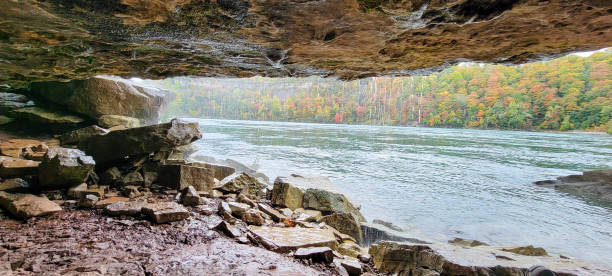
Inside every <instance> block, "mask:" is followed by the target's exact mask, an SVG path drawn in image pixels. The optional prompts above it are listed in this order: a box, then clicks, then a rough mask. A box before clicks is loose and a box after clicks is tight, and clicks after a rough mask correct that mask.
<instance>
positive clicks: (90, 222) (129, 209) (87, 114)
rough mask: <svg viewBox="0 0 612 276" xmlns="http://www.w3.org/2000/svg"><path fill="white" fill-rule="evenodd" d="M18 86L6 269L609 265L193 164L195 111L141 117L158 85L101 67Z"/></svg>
mask: <svg viewBox="0 0 612 276" xmlns="http://www.w3.org/2000/svg"><path fill="white" fill-rule="evenodd" d="M62 85H63V88H62ZM91 85H93V86H94V87H96V89H95V90H94V89H93V88H90V89H86V90H87V91H89V92H83V91H81V92H78V91H80V90H79V89H83V88H82V87H87V86H91ZM45 91H56V92H53V93H60V92H61V91H64V93H62V94H61V95H63V96H62V97H53V98H52V99H50V98H49V97H48V95H49V94H47V92H45ZM57 91H60V92H57ZM65 91H67V92H65ZM75 91H77V93H75ZM91 91H95V93H92V92H91ZM21 92H23V93H22V94H16V93H12V92H5V93H3V94H2V99H3V102H2V106H3V108H5V110H6V111H7V113H8V114H10V115H11V116H13V118H12V121H11V122H8V123H7V124H5V125H4V128H5V129H7V130H8V132H0V207H1V209H0V210H2V212H1V213H0V234H1V235H0V272H2V273H3V275H11V274H12V275H41V274H45V275H46V274H68V275H82V274H88V275H117V274H123V275H179V274H180V275H202V274H206V275H226V274H246V275H262V274H263V275H362V274H364V273H365V274H366V275H377V274H386V273H395V274H399V275H550V274H546V273H551V271H555V273H556V274H557V275H601V274H609V273H610V272H612V270H610V268H608V267H606V266H602V265H597V264H590V263H586V262H583V261H580V260H573V259H571V260H570V259H567V258H561V257H555V256H548V255H547V252H546V251H545V250H544V249H541V248H533V247H529V246H526V247H498V246H489V245H486V244H483V243H480V242H478V241H466V240H461V239H455V240H452V241H451V242H449V244H440V243H430V242H426V241H421V240H417V239H413V238H410V237H408V236H407V235H406V234H405V233H404V232H403V230H402V229H401V228H399V227H397V226H395V225H393V224H392V223H389V222H384V221H379V220H373V221H372V222H367V221H366V218H364V217H363V215H362V214H361V212H360V207H359V206H358V205H356V204H354V203H353V202H351V201H350V200H349V199H348V198H347V197H346V196H345V195H343V194H342V193H340V192H338V191H337V190H336V189H335V188H334V186H333V184H332V183H331V181H330V180H329V179H328V178H326V177H323V176H317V175H301V174H292V175H288V176H283V177H278V178H277V179H276V180H274V182H273V183H270V182H269V181H268V179H267V177H266V176H265V175H263V174H261V173H258V172H257V171H255V170H252V169H250V168H248V167H246V166H244V165H242V164H239V163H236V162H225V163H224V164H220V163H219V162H215V161H214V160H211V162H209V163H202V162H192V161H190V160H189V158H188V155H189V154H188V153H189V151H190V144H191V143H192V142H194V141H196V140H198V139H201V137H202V132H201V130H200V128H199V125H198V124H197V123H191V122H186V121H182V120H178V119H174V120H171V121H170V122H168V123H163V124H150V123H151V122H152V121H156V120H157V118H158V116H159V113H160V112H161V110H163V108H164V106H165V104H164V100H165V97H166V95H165V94H166V93H165V91H160V90H154V89H152V88H146V87H140V86H137V85H135V84H133V83H130V82H127V81H124V80H121V79H117V78H108V77H100V78H96V79H92V80H89V81H85V82H71V83H64V84H59V83H55V84H53V85H51V86H49V87H46V86H41V87H36V86H33V87H32V88H31V90H29V91H21ZM117 96H121V97H122V99H123V100H122V101H120V102H116V101H115V104H108V102H107V101H111V100H113V99H114V97H117ZM31 99H36V102H34V101H31ZM58 110H63V111H61V112H63V113H60V111H58ZM66 110H69V111H66ZM24 114H29V115H27V116H25V115H24ZM22 115H23V116H22ZM38 127H41V128H38ZM41 132H42V134H45V135H44V137H43V138H40V135H41ZM49 133H57V134H56V135H54V136H51V135H49ZM33 135H37V136H33ZM33 137H34V138H33ZM536 265H539V266H536Z"/></svg>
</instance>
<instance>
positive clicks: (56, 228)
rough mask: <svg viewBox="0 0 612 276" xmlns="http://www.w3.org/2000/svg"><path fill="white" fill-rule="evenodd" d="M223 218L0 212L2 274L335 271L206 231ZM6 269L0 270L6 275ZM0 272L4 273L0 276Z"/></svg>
mask: <svg viewBox="0 0 612 276" xmlns="http://www.w3.org/2000/svg"><path fill="white" fill-rule="evenodd" d="M220 220H221V218H220V217H219V216H217V215H214V214H213V215H210V216H200V215H197V216H195V217H194V216H192V217H191V218H189V219H187V220H184V221H180V222H175V223H171V224H164V225H151V223H150V222H148V221H146V220H140V219H133V218H121V217H108V216H106V215H103V214H102V213H101V210H94V211H90V210H78V209H68V208H65V210H64V211H62V212H59V213H56V214H54V215H52V216H49V217H44V218H32V219H29V220H27V221H25V222H20V221H16V220H13V219H10V218H8V217H7V216H6V213H2V214H0V274H3V272H2V267H5V269H6V268H7V267H8V266H9V265H10V268H11V269H12V270H13V272H12V273H13V275H60V274H61V275H101V274H105V275H334V274H337V272H336V270H335V268H334V267H333V264H332V265H331V266H325V265H321V264H311V263H308V262H307V261H301V260H296V259H294V258H292V257H290V256H287V255H282V254H278V253H275V252H271V251H268V250H266V249H264V248H260V247H255V246H253V245H246V244H239V243H238V242H236V241H234V240H232V239H229V238H227V237H225V236H223V235H222V234H219V233H218V232H216V231H213V230H210V229H211V228H212V227H214V225H216V224H217V223H218V222H219V221H220ZM6 272H7V271H6V270H5V273H6ZM3 275H5V274H3Z"/></svg>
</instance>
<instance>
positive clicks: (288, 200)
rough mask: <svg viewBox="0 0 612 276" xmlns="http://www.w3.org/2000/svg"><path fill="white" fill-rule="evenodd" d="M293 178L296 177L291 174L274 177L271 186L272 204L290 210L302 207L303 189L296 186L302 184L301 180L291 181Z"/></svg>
mask: <svg viewBox="0 0 612 276" xmlns="http://www.w3.org/2000/svg"><path fill="white" fill-rule="evenodd" d="M294 179H297V178H295V177H293V176H290V177H278V178H276V180H275V181H274V187H273V188H272V199H271V200H272V204H274V205H276V206H281V207H287V208H289V209H291V210H295V209H297V208H301V207H302V201H303V200H304V189H303V188H302V187H299V186H297V185H300V184H302V183H301V181H292V180H294Z"/></svg>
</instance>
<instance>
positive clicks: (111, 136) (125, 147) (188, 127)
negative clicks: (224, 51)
mask: <svg viewBox="0 0 612 276" xmlns="http://www.w3.org/2000/svg"><path fill="white" fill-rule="evenodd" d="M200 138H202V132H201V130H200V126H199V125H198V123H195V122H194V123H187V122H183V121H181V120H178V119H173V120H172V121H170V122H169V123H165V124H158V125H150V126H144V127H138V128H128V129H123V130H116V131H111V132H109V133H108V134H106V135H94V136H92V137H90V138H88V139H85V140H84V141H82V142H81V143H79V148H80V149H82V150H84V151H85V152H87V154H89V155H91V156H93V158H94V159H95V160H96V162H99V163H106V162H109V161H113V160H118V159H123V158H124V157H126V156H139V155H143V154H150V153H154V152H160V151H170V150H172V149H173V148H176V147H179V146H183V145H187V144H190V143H192V142H193V141H195V140H198V139H200Z"/></svg>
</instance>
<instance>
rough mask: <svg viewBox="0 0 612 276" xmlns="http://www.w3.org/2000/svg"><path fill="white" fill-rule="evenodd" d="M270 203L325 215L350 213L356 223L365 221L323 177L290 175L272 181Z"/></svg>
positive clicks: (356, 209) (355, 208)
mask: <svg viewBox="0 0 612 276" xmlns="http://www.w3.org/2000/svg"><path fill="white" fill-rule="evenodd" d="M271 201H272V204H274V205H276V206H282V207H287V208H289V209H291V210H295V209H298V208H302V207H303V208H304V209H312V210H318V211H321V212H324V213H326V214H330V213H352V214H353V215H354V216H355V218H357V220H358V221H365V218H364V217H363V216H362V215H361V213H360V212H359V209H358V208H357V207H355V206H354V205H353V204H352V203H351V202H350V201H349V200H348V198H346V196H344V195H343V194H341V193H340V192H339V191H338V190H337V189H336V188H335V187H334V186H333V185H332V183H331V181H330V180H329V178H327V177H325V176H319V175H299V174H292V175H290V176H288V177H278V178H276V180H275V181H274V187H273V188H272V198H271Z"/></svg>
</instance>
